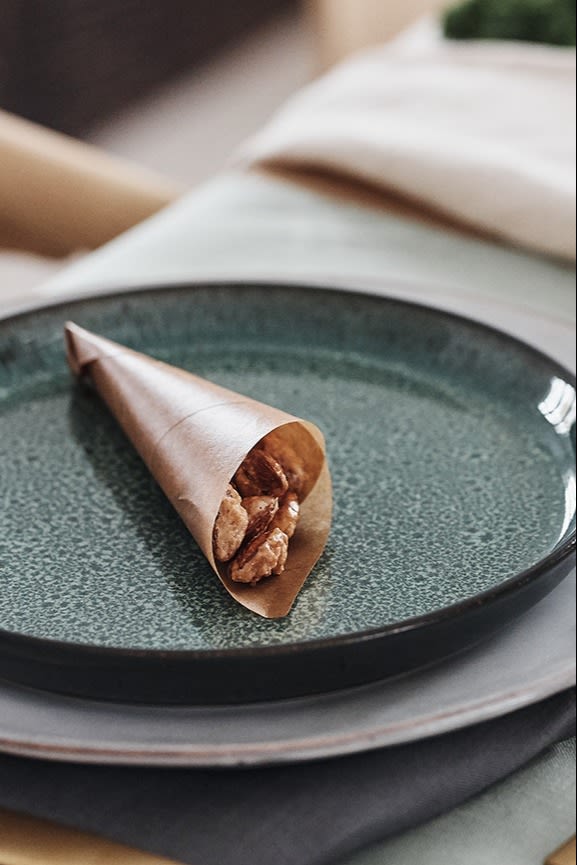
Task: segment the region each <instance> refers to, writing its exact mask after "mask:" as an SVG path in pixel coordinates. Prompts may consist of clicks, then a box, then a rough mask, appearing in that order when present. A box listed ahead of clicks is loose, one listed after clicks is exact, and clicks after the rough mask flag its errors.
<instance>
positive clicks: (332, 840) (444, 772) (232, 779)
mask: <svg viewBox="0 0 577 865" xmlns="http://www.w3.org/2000/svg"><path fill="white" fill-rule="evenodd" d="M574 732H575V694H574V692H573V691H571V692H566V693H564V694H560V695H558V696H556V697H555V698H553V699H551V700H548V701H547V702H545V703H541V704H538V705H535V706H531V707H530V708H528V709H525V710H523V711H521V712H518V713H516V714H513V715H509V716H506V717H503V718H500V719H498V720H496V721H492V722H490V723H487V724H482V725H479V726H476V727H471V728H469V729H466V730H461V731H459V732H456V733H453V734H451V735H447V736H444V737H440V738H437V739H431V740H427V741H421V742H418V743H413V744H410V745H406V746H403V747H398V748H391V749H387V750H383V751H377V752H373V753H367V754H359V755H356V756H353V757H347V758H344V759H338V760H331V761H326V762H321V763H316V764H310V765H302V766H282V767H277V768H273V769H258V770H250V771H248V770H247V771H244V772H239V771H204V770H203V771H194V770H182V771H181V770H178V771H174V770H170V771H168V770H160V769H134V768H112V767H87V766H78V765H65V764H51V763H47V762H40V761H29V760H21V759H17V758H14V757H7V756H4V757H0V807H4V808H8V809H11V810H15V811H21V812H25V813H27V814H31V815H35V816H38V817H42V818H47V819H51V820H54V821H57V822H59V823H62V824H65V825H68V826H73V827H75V828H77V829H82V830H85V831H90V832H94V833H96V834H99V835H104V836H106V837H108V838H111V839H115V840H117V841H119V842H122V843H124V844H129V845H131V846H135V847H138V848H140V849H145V850H148V851H150V852H152V853H157V854H159V855H162V856H167V857H169V858H172V859H176V860H177V861H179V862H183V863H190V865H200V863H202V865H271V863H275V865H329V863H333V862H338V861H339V858H341V857H344V856H347V855H349V854H351V853H353V852H355V851H357V850H359V849H362V848H364V847H365V846H367V845H369V844H371V843H372V842H376V841H378V840H381V839H383V838H385V837H388V836H391V835H394V834H397V833H399V832H403V831H405V830H407V829H409V828H411V827H413V826H415V825H417V824H420V823H423V822H425V821H427V820H429V819H431V818H433V817H436V816H438V815H439V814H441V813H444V812H445V811H448V810H450V809H453V808H455V807H456V806H457V805H459V804H460V803H462V802H464V801H466V800H467V799H469V798H470V797H471V796H474V795H475V794H477V793H479V792H480V791H482V790H484V789H486V788H487V787H488V786H490V785H491V784H493V783H495V782H496V781H498V780H500V779H502V778H505V777H506V776H507V775H509V774H510V773H512V772H514V771H515V770H517V769H519V768H520V767H521V766H524V765H526V764H527V763H528V762H529V761H530V760H532V759H533V758H534V757H536V756H537V755H539V754H541V753H542V752H543V751H544V750H546V749H547V748H549V747H550V746H551V745H553V744H554V743H557V742H559V741H562V740H564V739H567V738H569V737H570V736H572V735H574ZM63 865H64V863H63Z"/></svg>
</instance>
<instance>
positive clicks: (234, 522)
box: [214, 485, 249, 562]
mask: <svg viewBox="0 0 577 865" xmlns="http://www.w3.org/2000/svg"><path fill="white" fill-rule="evenodd" d="M248 524H249V516H248V514H247V512H246V511H245V509H244V508H243V506H242V499H241V497H240V495H239V494H238V492H237V491H236V490H235V489H234V487H232V486H230V485H229V487H228V489H227V491H226V495H225V497H224V499H223V501H222V504H221V506H220V511H219V514H218V517H217V518H216V523H215V525H214V555H215V557H216V558H217V559H218V561H219V562H230V560H231V559H233V558H234V557H235V556H236V554H237V553H238V551H239V549H240V548H241V546H242V544H243V542H244V539H245V537H246V532H247V529H248Z"/></svg>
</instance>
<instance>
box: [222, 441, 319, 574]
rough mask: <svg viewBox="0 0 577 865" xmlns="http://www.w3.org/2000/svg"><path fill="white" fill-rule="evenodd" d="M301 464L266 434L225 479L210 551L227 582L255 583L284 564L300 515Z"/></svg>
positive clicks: (280, 570)
mask: <svg viewBox="0 0 577 865" xmlns="http://www.w3.org/2000/svg"><path fill="white" fill-rule="evenodd" d="M306 483H307V475H306V471H305V468H304V466H303V464H302V462H301V460H300V459H299V458H298V456H297V454H296V452H295V450H294V449H293V448H292V447H291V446H290V445H288V444H287V443H286V441H284V440H283V438H282V436H279V435H278V434H274V433H273V434H271V435H270V436H268V437H267V438H266V439H264V441H263V442H261V444H259V445H258V446H257V447H256V448H254V450H252V451H251V452H250V454H249V455H248V456H247V458H246V459H245V461H244V462H243V464H242V465H241V467H240V468H239V470H238V471H237V473H236V475H235V476H234V478H233V479H232V481H231V484H230V486H229V488H228V490H227V494H226V497H225V499H224V501H223V503H222V506H221V509H220V512H219V515H218V517H217V520H216V524H215V528H214V554H215V557H216V559H217V560H218V561H219V562H221V563H223V564H228V573H229V576H230V577H231V579H232V580H234V581H235V582H238V583H245V584H248V585H257V584H258V583H259V582H260V581H261V580H263V579H265V578H266V577H271V576H273V575H280V574H282V573H283V572H284V570H285V568H286V563H287V559H288V553H289V542H290V540H291V539H292V538H293V537H294V534H295V532H296V530H297V526H298V522H299V518H300V496H301V494H302V492H303V491H304V490H305V488H306Z"/></svg>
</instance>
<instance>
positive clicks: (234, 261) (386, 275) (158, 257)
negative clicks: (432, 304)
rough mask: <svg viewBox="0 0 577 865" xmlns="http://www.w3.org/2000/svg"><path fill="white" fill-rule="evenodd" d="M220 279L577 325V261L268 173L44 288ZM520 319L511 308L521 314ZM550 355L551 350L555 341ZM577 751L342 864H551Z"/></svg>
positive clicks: (205, 195) (138, 233) (562, 753)
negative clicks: (412, 295)
mask: <svg viewBox="0 0 577 865" xmlns="http://www.w3.org/2000/svg"><path fill="white" fill-rule="evenodd" d="M205 277H218V278H229V279H233V280H236V279H242V278H255V277H261V278H271V279H272V278H276V279H277V280H292V279H297V280H312V281H319V282H323V283H334V282H337V283H340V284H347V283H350V284H354V285H357V286H358V285H366V286H367V287H371V286H374V287H375V289H376V288H377V287H379V288H381V289H382V287H383V286H385V287H386V286H390V288H391V290H392V291H395V292H398V291H399V290H400V289H401V288H402V287H403V286H407V287H409V286H419V287H420V290H421V294H422V295H423V296H424V297H425V298H426V297H427V296H430V297H431V298H434V297H435V296H438V295H439V294H440V293H442V294H443V296H445V297H450V296H452V295H453V296H454V297H456V298H457V297H459V296H467V297H469V298H470V299H472V300H475V299H483V298H489V299H496V300H497V301H498V303H499V304H502V305H503V309H505V308H506V306H507V305H508V304H509V305H512V306H513V308H515V307H518V306H519V305H522V306H524V307H529V308H530V309H531V310H532V311H533V313H534V314H535V320H536V322H537V327H540V317H541V316H551V315H552V314H554V315H555V316H556V317H557V319H558V320H560V321H563V322H564V323H565V325H566V327H567V328H568V333H569V338H570V339H571V340H572V339H573V336H572V333H573V331H572V330H571V325H572V324H574V322H575V292H574V286H575V271H574V269H573V268H572V267H569V266H566V265H563V264H560V263H557V262H553V261H548V260H546V259H543V258H539V257H533V256H531V255H528V254H526V253H524V252H517V251H514V250H511V249H506V248H504V247H502V246H499V245H497V244H492V243H487V242H484V241H480V240H475V239H467V238H464V237H463V236H461V235H459V234H457V233H451V232H448V231H446V230H437V229H434V228H431V227H425V226H422V225H417V224H415V223H413V222H411V221H410V220H402V219H399V218H397V217H393V216H390V215H386V214H383V213H380V212H378V211H375V210H370V209H367V208H364V207H360V206H355V205H352V204H342V203H336V202H335V201H333V200H331V199H328V198H324V197H322V196H319V195H317V194H315V193H312V192H309V191H307V190H305V189H303V188H300V187H298V186H293V185H291V184H288V183H285V182H281V181H277V180H272V179H270V178H266V177H261V176H258V175H232V176H229V177H223V178H221V179H219V180H218V181H216V182H213V183H211V184H209V185H207V186H206V187H204V188H203V189H201V190H199V191H197V192H196V193H194V194H193V195H191V196H190V197H188V198H186V199H184V200H183V201H181V202H179V203H178V204H177V205H176V206H174V207H172V208H169V209H168V210H167V211H165V212H164V213H162V214H160V215H159V216H157V217H156V218H154V219H152V220H150V221H149V222H148V223H146V224H145V225H143V226H141V227H139V228H137V229H135V230H133V231H132V232H129V233H128V234H127V235H125V236H123V237H122V238H120V239H119V240H117V241H115V242H114V243H113V244H111V245H109V246H108V247H106V248H105V249H103V250H101V251H100V252H97V253H95V254H94V255H91V256H88V258H86V259H84V260H83V261H81V262H80V263H79V264H77V265H75V266H73V267H71V268H69V269H68V270H67V271H66V272H64V273H63V274H62V275H59V276H58V277H57V278H56V279H54V280H52V281H51V282H50V283H48V284H47V285H46V286H45V289H44V293H45V294H46V295H54V294H59V293H63V294H66V293H69V292H72V293H77V292H81V291H89V290H92V289H94V288H114V287H121V286H124V285H127V284H130V285H143V284H145V285H160V284H164V283H178V282H184V281H186V280H192V279H198V278H205ZM513 313H514V309H513ZM551 348H552V350H553V348H555V347H554V346H552V347H551ZM574 773H575V747H574V745H573V744H567V745H564V746H562V747H560V748H558V749H556V750H555V751H554V753H552V754H551V755H550V756H548V757H545V758H543V759H542V760H540V761H539V762H538V763H537V764H536V765H534V766H532V767H530V768H529V769H527V770H526V771H525V772H523V773H521V774H520V775H518V776H517V777H516V778H514V779H512V780H510V781H508V782H506V783H504V784H502V785H500V786H499V787H498V788H497V789H495V790H492V791H490V792H488V793H487V794H485V795H484V796H482V797H481V798H480V799H478V800H477V801H475V802H473V803H470V804H468V805H465V806H464V807H462V808H460V809H459V810H458V811H456V812H454V813H452V814H450V815H448V816H446V817H444V818H442V819H441V820H438V821H436V822H435V823H433V824H431V825H429V826H426V827H424V828H421V829H419V830H416V831H414V832H412V833H409V834H408V835H405V836H403V837H402V838H400V839H397V840H393V841H389V842H387V843H386V844H384V845H381V846H379V847H378V848H375V849H374V850H372V851H369V852H366V853H365V854H362V855H360V856H356V857H354V859H352V860H350V861H348V862H346V863H342V865H543V859H544V856H545V855H546V854H548V853H550V852H551V851H552V850H553V849H554V848H556V847H558V846H559V845H560V844H561V843H562V842H563V841H564V840H565V839H566V837H568V836H569V835H571V834H572V833H573V832H574V818H575V784H574Z"/></svg>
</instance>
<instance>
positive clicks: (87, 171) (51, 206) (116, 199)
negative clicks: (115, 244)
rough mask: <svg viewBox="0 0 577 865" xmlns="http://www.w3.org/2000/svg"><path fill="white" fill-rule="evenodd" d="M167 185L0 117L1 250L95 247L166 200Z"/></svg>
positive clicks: (54, 251) (59, 251)
mask: <svg viewBox="0 0 577 865" xmlns="http://www.w3.org/2000/svg"><path fill="white" fill-rule="evenodd" d="M178 193H179V190H178V189H177V188H175V187H174V186H173V185H172V184H171V183H169V182H168V181H165V180H164V178H162V177H158V176H156V175H155V174H153V173H151V172H148V171H145V170H142V169H140V168H138V167H135V166H134V165H132V164H131V163H129V162H124V161H123V160H119V159H114V158H112V157H109V156H106V155H105V154H103V153H101V152H100V151H99V150H96V149H94V148H92V147H89V146H88V145H85V144H81V143H79V142H77V141H75V140H74V139H72V138H67V137H65V136H63V135H58V134H56V133H54V132H48V131H47V130H45V129H42V128H40V127H37V126H34V125H33V124H31V123H27V122H25V121H23V120H20V119H17V118H15V117H13V116H11V115H9V114H5V113H3V112H1V111H0V246H3V247H4V248H12V249H26V250H28V251H30V252H37V253H40V254H43V255H49V256H64V255H68V254H69V253H71V252H75V251H77V250H82V249H95V248H96V247H98V246H101V245H102V244H104V243H106V242H107V241H108V240H111V239H112V238H114V237H116V236H117V235H119V234H120V233H121V232H123V231H125V230H127V229H128V228H131V227H132V226H133V225H136V224H137V223H138V222H141V221H142V220H143V219H146V218H147V217H148V216H151V215H152V214H153V213H156V212H157V211H158V210H160V209H161V208H162V207H165V206H166V205H167V204H169V203H170V202H171V201H173V200H174V199H175V198H176V197H177V195H178Z"/></svg>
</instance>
